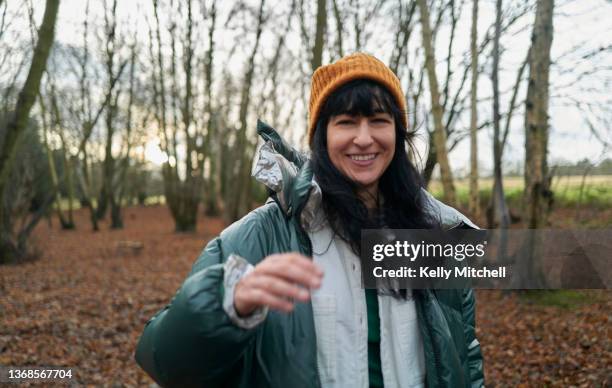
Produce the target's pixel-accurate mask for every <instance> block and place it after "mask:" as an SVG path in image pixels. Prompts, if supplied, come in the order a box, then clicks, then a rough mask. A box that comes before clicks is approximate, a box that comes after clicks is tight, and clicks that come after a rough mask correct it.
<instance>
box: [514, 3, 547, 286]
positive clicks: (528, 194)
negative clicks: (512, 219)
mask: <svg viewBox="0 0 612 388" xmlns="http://www.w3.org/2000/svg"><path fill="white" fill-rule="evenodd" d="M553 11H554V0H538V1H537V3H536V16H535V22H534V25H533V32H532V35H531V49H530V50H531V55H530V63H529V84H528V86H527V99H526V101H525V193H524V197H525V206H524V207H525V213H526V219H527V227H528V228H529V229H541V228H543V227H546V225H547V222H548V210H549V209H550V205H551V204H552V192H551V190H550V177H549V174H548V165H547V154H548V88H549V81H548V79H549V72H550V49H551V46H552V40H553ZM534 233H535V232H534ZM523 248H524V251H523V252H522V254H521V255H520V257H521V260H520V262H519V266H518V267H517V270H520V271H521V273H524V274H526V276H524V277H523V276H522V277H521V280H522V281H523V282H526V283H527V282H528V284H529V286H530V287H532V288H542V287H543V286H544V285H545V276H544V270H543V267H542V260H541V257H542V246H541V244H540V242H539V239H538V238H537V235H535V234H530V236H529V239H528V240H527V241H526V244H525V246H524V247H523ZM518 286H519V287H521V286H522V287H525V284H518Z"/></svg>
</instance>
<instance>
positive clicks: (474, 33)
mask: <svg viewBox="0 0 612 388" xmlns="http://www.w3.org/2000/svg"><path fill="white" fill-rule="evenodd" d="M477 40H478V0H472V29H471V32H470V54H471V60H472V62H471V70H472V80H471V81H472V85H471V91H470V211H471V212H472V214H474V215H475V216H478V215H479V213H480V200H479V193H478V106H477V105H478V49H477Z"/></svg>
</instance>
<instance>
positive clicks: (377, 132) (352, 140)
mask: <svg viewBox="0 0 612 388" xmlns="http://www.w3.org/2000/svg"><path fill="white" fill-rule="evenodd" d="M327 152H328V154H329V158H330V159H331V162H332V163H333V164H334V166H335V167H336V168H337V169H338V170H340V172H341V173H342V174H344V175H345V176H346V177H348V178H349V179H351V180H352V181H353V182H355V183H357V184H358V185H359V186H361V187H362V188H364V189H367V190H368V191H370V189H377V188H378V180H379V179H380V177H381V176H382V174H383V173H384V172H385V170H386V169H387V167H389V164H390V163H391V160H392V159H393V155H394V154H395V121H394V120H393V117H392V116H391V115H390V114H388V113H384V112H377V113H375V114H374V116H368V117H366V116H362V115H357V116H352V115H349V114H341V115H337V116H332V117H331V118H330V120H329V122H328V124H327Z"/></svg>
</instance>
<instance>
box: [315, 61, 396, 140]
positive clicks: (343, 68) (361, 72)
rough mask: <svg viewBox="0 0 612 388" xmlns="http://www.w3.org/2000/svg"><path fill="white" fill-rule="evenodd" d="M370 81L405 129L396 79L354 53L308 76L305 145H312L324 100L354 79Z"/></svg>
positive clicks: (373, 62)
mask: <svg viewBox="0 0 612 388" xmlns="http://www.w3.org/2000/svg"><path fill="white" fill-rule="evenodd" d="M362 78H366V79H370V80H372V81H376V82H378V83H380V84H382V86H384V87H385V88H386V89H387V90H388V91H389V92H390V93H391V95H392V96H393V98H395V101H396V102H397V105H398V106H399V108H400V110H401V111H402V123H403V124H404V126H405V127H408V120H407V118H406V113H407V108H406V100H405V98H404V93H403V92H402V87H401V84H400V81H399V79H398V78H397V76H396V75H395V74H394V73H393V71H391V69H389V68H388V67H387V65H385V64H384V63H383V62H381V61H380V60H378V59H377V58H375V57H373V56H372V55H368V54H364V53H355V54H351V55H347V56H345V57H344V58H341V59H339V60H338V61H336V62H335V63H332V64H329V65H326V66H321V67H319V68H318V69H317V70H316V71H315V72H314V74H313V76H312V84H311V87H310V104H309V106H308V117H309V119H308V144H310V145H312V139H313V136H314V131H315V126H316V124H317V120H318V119H319V114H320V112H321V108H322V107H323V105H324V104H325V100H327V98H328V97H329V96H330V95H331V94H332V93H333V92H334V91H335V90H336V89H338V88H339V87H341V86H342V85H344V84H346V83H347V82H350V81H353V80H355V79H362Z"/></svg>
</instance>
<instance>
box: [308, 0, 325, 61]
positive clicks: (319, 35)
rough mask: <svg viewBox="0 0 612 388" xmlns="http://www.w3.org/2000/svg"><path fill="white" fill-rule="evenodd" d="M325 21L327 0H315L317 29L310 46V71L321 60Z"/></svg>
mask: <svg viewBox="0 0 612 388" xmlns="http://www.w3.org/2000/svg"><path fill="white" fill-rule="evenodd" d="M326 23H327V2H326V0H317V29H316V31H315V41H314V46H313V47H312V62H311V65H312V71H313V72H314V71H315V70H316V69H317V68H318V67H319V66H321V64H322V62H323V45H324V39H325V25H326Z"/></svg>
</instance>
